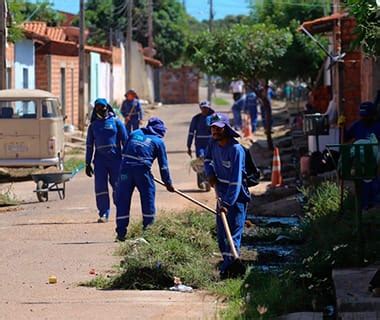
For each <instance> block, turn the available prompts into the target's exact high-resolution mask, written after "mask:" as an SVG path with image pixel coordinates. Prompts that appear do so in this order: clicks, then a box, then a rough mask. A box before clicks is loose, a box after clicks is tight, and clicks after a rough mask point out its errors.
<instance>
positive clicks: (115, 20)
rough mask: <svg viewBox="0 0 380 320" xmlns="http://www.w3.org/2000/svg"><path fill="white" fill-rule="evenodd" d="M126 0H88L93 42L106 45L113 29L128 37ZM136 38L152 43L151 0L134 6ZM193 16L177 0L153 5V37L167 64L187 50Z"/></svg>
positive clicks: (146, 43)
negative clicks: (149, 24) (149, 37)
mask: <svg viewBox="0 0 380 320" xmlns="http://www.w3.org/2000/svg"><path fill="white" fill-rule="evenodd" d="M126 4H127V2H126V1H125V0H88V1H87V2H86V23H87V27H88V28H89V30H90V36H89V42H90V43H93V44H102V45H106V44H108V43H109V34H110V30H111V28H112V29H113V32H114V34H115V35H118V34H119V35H122V37H124V36H125V32H126V29H127V22H128V21H127V5H126ZM132 18H133V39H134V40H136V41H138V42H139V43H141V44H142V45H143V46H147V45H148V29H147V20H148V8H147V0H135V1H134V8H133V15H132ZM189 20H190V19H189V17H188V16H187V14H186V12H185V10H184V8H183V6H182V5H181V4H180V3H179V2H178V1H176V0H156V1H154V5H153V39H154V44H155V47H156V50H157V56H156V57H157V58H158V59H160V60H161V61H162V62H164V63H165V64H170V63H173V62H175V61H177V60H178V59H179V58H180V57H181V56H182V55H183V52H184V48H185V45H186V38H187V37H186V34H187V32H188V30H189V27H188V25H189Z"/></svg>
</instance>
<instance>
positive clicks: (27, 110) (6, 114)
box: [0, 100, 37, 119]
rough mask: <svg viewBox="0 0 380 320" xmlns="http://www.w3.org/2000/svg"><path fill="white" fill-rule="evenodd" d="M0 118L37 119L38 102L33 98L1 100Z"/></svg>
mask: <svg viewBox="0 0 380 320" xmlns="http://www.w3.org/2000/svg"><path fill="white" fill-rule="evenodd" d="M0 118H1V119H36V118H37V106H36V102H35V101H33V100H16V101H11V100H9V101H0Z"/></svg>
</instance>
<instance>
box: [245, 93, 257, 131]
mask: <svg viewBox="0 0 380 320" xmlns="http://www.w3.org/2000/svg"><path fill="white" fill-rule="evenodd" d="M244 107H245V110H244V111H245V112H246V113H248V114H249V116H250V118H251V129H252V133H255V132H256V129H257V95H256V93H255V92H254V91H253V90H252V91H250V92H248V93H247V94H246V96H245V106H244Z"/></svg>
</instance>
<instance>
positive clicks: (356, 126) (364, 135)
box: [344, 120, 380, 141]
mask: <svg viewBox="0 0 380 320" xmlns="http://www.w3.org/2000/svg"><path fill="white" fill-rule="evenodd" d="M372 133H373V134H374V135H375V136H376V138H377V140H378V141H380V122H378V121H376V122H373V123H371V124H370V125H368V124H366V123H365V122H364V121H363V120H358V121H356V122H354V123H353V124H352V125H351V127H350V128H349V129H348V130H347V131H346V132H345V135H344V138H345V140H347V141H349V140H352V139H354V140H360V139H369V137H370V135H371V134H372Z"/></svg>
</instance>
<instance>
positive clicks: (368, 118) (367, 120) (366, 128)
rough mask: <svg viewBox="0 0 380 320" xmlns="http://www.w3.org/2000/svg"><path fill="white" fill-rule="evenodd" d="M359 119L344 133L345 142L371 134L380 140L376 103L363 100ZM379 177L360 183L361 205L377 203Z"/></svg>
mask: <svg viewBox="0 0 380 320" xmlns="http://www.w3.org/2000/svg"><path fill="white" fill-rule="evenodd" d="M359 115H360V119H359V120H358V121H356V122H354V123H353V124H352V125H351V126H350V127H349V128H348V130H347V131H346V132H345V134H344V138H345V140H346V141H347V142H355V141H357V140H362V139H369V138H370V136H371V134H373V135H375V137H376V138H377V141H378V142H380V121H379V120H377V110H376V105H375V104H374V103H372V102H370V101H368V102H363V103H361V104H360V106H359ZM379 198H380V179H379V177H376V178H375V179H373V180H371V181H363V183H362V199H361V200H362V201H361V202H362V207H363V209H369V208H370V207H372V206H374V205H376V204H378V203H379V200H380V199H379Z"/></svg>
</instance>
